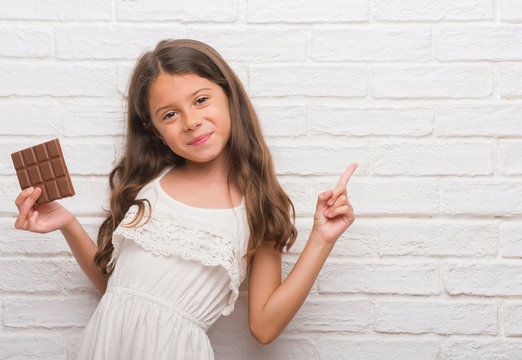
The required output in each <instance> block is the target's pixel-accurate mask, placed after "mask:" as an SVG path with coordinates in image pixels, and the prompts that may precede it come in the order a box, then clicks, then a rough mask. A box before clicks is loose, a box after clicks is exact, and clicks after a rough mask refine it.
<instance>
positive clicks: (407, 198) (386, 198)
mask: <svg viewBox="0 0 522 360" xmlns="http://www.w3.org/2000/svg"><path fill="white" fill-rule="evenodd" d="M356 175H357V173H355V174H354V177H352V179H351V180H350V183H349V184H348V197H349V198H350V203H351V204H352V206H353V208H354V212H355V216H356V217H357V216H358V215H365V216H366V215H372V216H375V215H393V216H398V215H435V214H439V194H438V190H437V183H436V181H435V180H432V179H415V180H409V179H408V180H405V179H386V180H384V179H379V180H375V179H369V178H358V177H357V176H356ZM335 181H337V179H336V180H335ZM334 184H335V182H332V183H330V184H324V183H317V184H315V185H314V187H313V190H312V192H313V193H316V194H319V193H320V192H321V191H325V190H328V189H329V188H331V187H332V186H333V185H334Z"/></svg>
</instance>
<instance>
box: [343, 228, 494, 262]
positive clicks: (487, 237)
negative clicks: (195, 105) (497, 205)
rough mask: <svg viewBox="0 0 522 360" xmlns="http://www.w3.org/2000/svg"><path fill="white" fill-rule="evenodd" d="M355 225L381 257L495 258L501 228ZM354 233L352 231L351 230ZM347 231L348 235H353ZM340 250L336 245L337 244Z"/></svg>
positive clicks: (362, 239) (362, 238) (361, 239)
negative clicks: (360, 228)
mask: <svg viewBox="0 0 522 360" xmlns="http://www.w3.org/2000/svg"><path fill="white" fill-rule="evenodd" d="M365 220H366V219H360V220H357V221H355V223H354V225H352V226H357V225H359V227H362V226H364V227H366V229H367V232H366V233H363V234H367V235H366V236H367V237H369V238H368V239H367V238H365V237H364V235H363V236H362V237H360V238H359V241H367V242H368V243H374V244H375V245H374V246H375V247H377V249H378V252H379V254H380V255H382V256H456V257H484V256H490V257H492V256H495V255H496V253H497V243H498V238H499V234H498V226H497V224H496V223H495V222H491V221H484V220H480V221H475V220H436V219H378V220H366V221H365ZM350 230H351V227H350ZM350 230H348V231H350ZM336 246H337V244H336Z"/></svg>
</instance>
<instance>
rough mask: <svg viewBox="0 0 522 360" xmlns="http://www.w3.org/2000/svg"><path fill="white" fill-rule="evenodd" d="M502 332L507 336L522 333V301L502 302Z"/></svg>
mask: <svg viewBox="0 0 522 360" xmlns="http://www.w3.org/2000/svg"><path fill="white" fill-rule="evenodd" d="M504 332H505V334H506V335H507V336H519V335H522V303H520V302H517V301H506V303H505V304H504Z"/></svg>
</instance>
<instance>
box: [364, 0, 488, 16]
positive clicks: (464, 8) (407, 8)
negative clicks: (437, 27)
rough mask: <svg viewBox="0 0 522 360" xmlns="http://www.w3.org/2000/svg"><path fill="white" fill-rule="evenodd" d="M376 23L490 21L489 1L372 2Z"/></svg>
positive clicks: (378, 0) (394, 0) (389, 0)
mask: <svg viewBox="0 0 522 360" xmlns="http://www.w3.org/2000/svg"><path fill="white" fill-rule="evenodd" d="M372 18H373V20H377V21H382V20H384V21H441V20H459V21H465V20H492V19H494V8H493V2H492V1H491V0H461V1H451V0H440V1H431V0H372Z"/></svg>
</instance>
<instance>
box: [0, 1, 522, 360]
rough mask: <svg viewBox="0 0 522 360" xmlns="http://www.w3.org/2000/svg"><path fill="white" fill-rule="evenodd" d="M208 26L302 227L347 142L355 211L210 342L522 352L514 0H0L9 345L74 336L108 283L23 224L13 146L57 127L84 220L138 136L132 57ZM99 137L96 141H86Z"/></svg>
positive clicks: (294, 352) (220, 347)
mask: <svg viewBox="0 0 522 360" xmlns="http://www.w3.org/2000/svg"><path fill="white" fill-rule="evenodd" d="M166 38H194V39H198V40H201V41H204V42H207V43H209V44H210V45H212V46H213V47H215V48H216V49H217V50H218V51H219V52H220V53H221V54H222V55H223V57H224V58H225V59H226V60H227V61H228V62H229V63H230V65H231V66H232V68H233V69H234V70H235V71H236V72H237V74H238V76H239V78H240V79H241V81H242V82H243V84H244V86H245V89H246V90H247V92H248V94H249V95H250V96H251V99H252V102H253V104H254V107H255V109H256V111H257V112H258V115H259V118H260V121H261V126H262V129H263V132H264V134H265V138H266V141H267V143H268V145H269V146H270V148H271V151H272V155H273V158H274V161H275V168H276V172H277V173H278V176H279V179H280V182H281V184H282V186H283V187H284V188H285V190H286V191H287V192H288V194H289V195H290V196H291V198H292V200H293V202H294V205H295V208H296V215H297V218H296V225H297V228H298V230H299V236H298V239H297V241H296V243H295V245H294V247H293V248H292V249H291V250H290V252H289V253H288V254H284V255H283V277H285V276H287V275H288V273H289V272H290V271H291V269H292V267H293V265H294V264H295V262H296V261H297V259H298V257H299V254H300V252H301V251H302V249H303V248H304V246H305V243H306V240H307V236H308V235H309V233H310V231H311V228H312V224H313V212H314V209H315V202H316V199H317V195H318V193H319V192H321V191H323V190H326V189H327V188H329V187H332V186H333V185H335V183H336V182H337V179H338V176H339V175H340V174H341V173H342V171H343V170H344V169H345V168H346V167H347V166H348V165H349V164H350V163H352V162H357V163H358V164H359V168H358V169H357V171H356V173H355V175H354V176H353V178H352V180H351V181H350V183H349V185H348V193H349V196H350V201H351V203H352V205H353V207H354V209H355V213H356V221H355V223H354V224H353V225H352V226H351V227H350V228H349V229H348V231H347V232H346V233H345V234H343V235H342V236H341V237H340V239H339V240H338V242H337V244H336V246H335V248H334V251H333V252H332V254H331V256H330V258H329V259H328V260H327V262H326V264H325V266H324V268H323V269H322V271H321V273H320V274H319V277H318V279H317V281H316V283H315V284H314V287H313V288H312V292H311V294H310V295H309V297H308V298H307V300H306V302H305V304H304V305H303V307H302V308H301V310H300V311H299V312H298V314H297V315H296V317H295V318H294V319H293V321H292V322H291V323H290V324H289V325H288V327H287V328H286V329H285V330H284V332H283V333H282V334H281V336H280V337H279V338H278V339H276V340H275V341H274V342H273V343H271V344H269V345H260V344H258V343H257V342H256V341H255V340H254V339H253V337H252V336H251V335H250V333H249V330H248V318H247V285H248V284H247V281H245V283H244V284H243V285H242V286H241V292H240V296H239V299H238V302H237V304H236V309H235V311H234V312H233V313H232V314H231V315H230V316H228V317H223V318H221V319H220V320H218V322H217V323H216V324H215V325H214V326H213V327H212V328H211V329H210V330H209V337H210V340H211V343H212V345H213V347H214V350H215V354H216V359H218V360H219V359H222V360H225V359H227V360H229V359H232V360H234V359H238V360H239V359H246V358H248V359H251V360H261V359H290V360H294V359H295V360H298V359H299V360H301V359H306V360H308V359H313V360H326V359H328V360H331V359H379V360H381V359H401V360H414V359H415V360H417V359H430V360H433V359H437V360H457V359H458V360H461V359H518V358H522V315H521V314H522V301H521V296H522V2H521V1H519V0H459V1H455V0H439V1H432V0H350V1H343V0H323V1H318V0H311V1H305V2H296V1H290V0H267V1H247V0H223V1H210V0H203V1H199V2H186V1H179V0H175V1H167V0H161V1H145V0H95V1H88V2H85V1H79V0H69V1H65V0H58V1H57V0H38V1H30V0H21V1H19V0H4V1H3V2H2V5H1V6H0V45H1V46H0V113H1V114H2V119H1V120H0V121H1V124H2V126H0V149H1V150H2V154H3V155H2V156H3V161H2V162H0V202H1V203H2V204H4V206H3V207H2V208H0V231H1V232H2V236H1V237H0V358H2V359H3V358H6V359H7V358H9V359H10V358H20V359H21V358H24V359H25V358H38V359H53V360H55V359H60V360H68V359H74V358H75V344H76V342H77V341H78V338H79V336H80V334H81V332H82V329H83V327H84V326H85V324H86V323H87V321H88V319H89V318H90V316H91V315H92V313H93V311H94V309H95V308H96V305H97V303H98V301H99V299H100V297H99V295H97V294H96V291H95V289H94V287H93V286H92V284H91V283H90V282H89V281H88V279H87V278H86V277H85V275H84V274H83V273H82V272H81V270H80V269H79V267H78V265H77V264H76V262H75V260H74V258H73V256H72V254H71V252H70V250H69V248H68V246H67V244H66V242H65V240H64V239H63V237H62V236H61V234H60V233H59V232H56V233H51V234H29V233H25V232H21V231H19V230H16V229H14V226H13V224H14V221H15V216H16V213H17V212H16V207H15V205H14V203H13V202H14V199H15V197H16V195H17V194H18V192H19V187H18V183H17V180H16V177H15V175H14V171H13V168H12V165H11V160H10V157H9V154H10V153H11V152H14V151H17V150H19V149H21V148H23V147H28V146H31V145H33V144H36V143H39V142H43V141H47V140H50V139H52V138H55V137H59V138H60V141H61V143H62V147H63V150H64V154H65V157H66V160H67V162H68V165H69V170H70V173H71V177H72V181H73V183H74V185H75V190H76V193H77V195H76V196H75V197H74V198H69V199H64V200H62V201H61V203H62V204H64V206H66V207H67V208H68V209H70V210H71V211H72V212H73V213H74V214H75V215H76V216H78V218H79V220H80V222H81V223H82V224H83V225H84V227H85V228H86V230H87V232H88V233H89V234H90V236H91V237H92V238H95V237H96V234H97V230H98V227H99V225H100V223H101V222H102V221H103V215H104V210H103V209H104V208H107V207H108V181H107V175H108V174H109V172H110V170H111V169H112V167H113V166H114V164H115V162H114V161H115V159H116V157H117V156H118V154H121V152H122V150H121V149H122V146H123V145H124V142H125V139H124V137H123V135H124V133H125V128H124V123H123V119H124V116H125V112H126V103H125V101H124V97H125V94H126V91H127V85H128V78H129V74H130V72H131V70H132V67H133V66H134V63H135V61H136V59H137V57H138V56H139V55H140V54H141V53H142V52H143V51H144V50H146V49H151V48H153V47H154V45H155V44H156V42H157V41H159V40H162V39H166ZM93 155H94V156H93Z"/></svg>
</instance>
